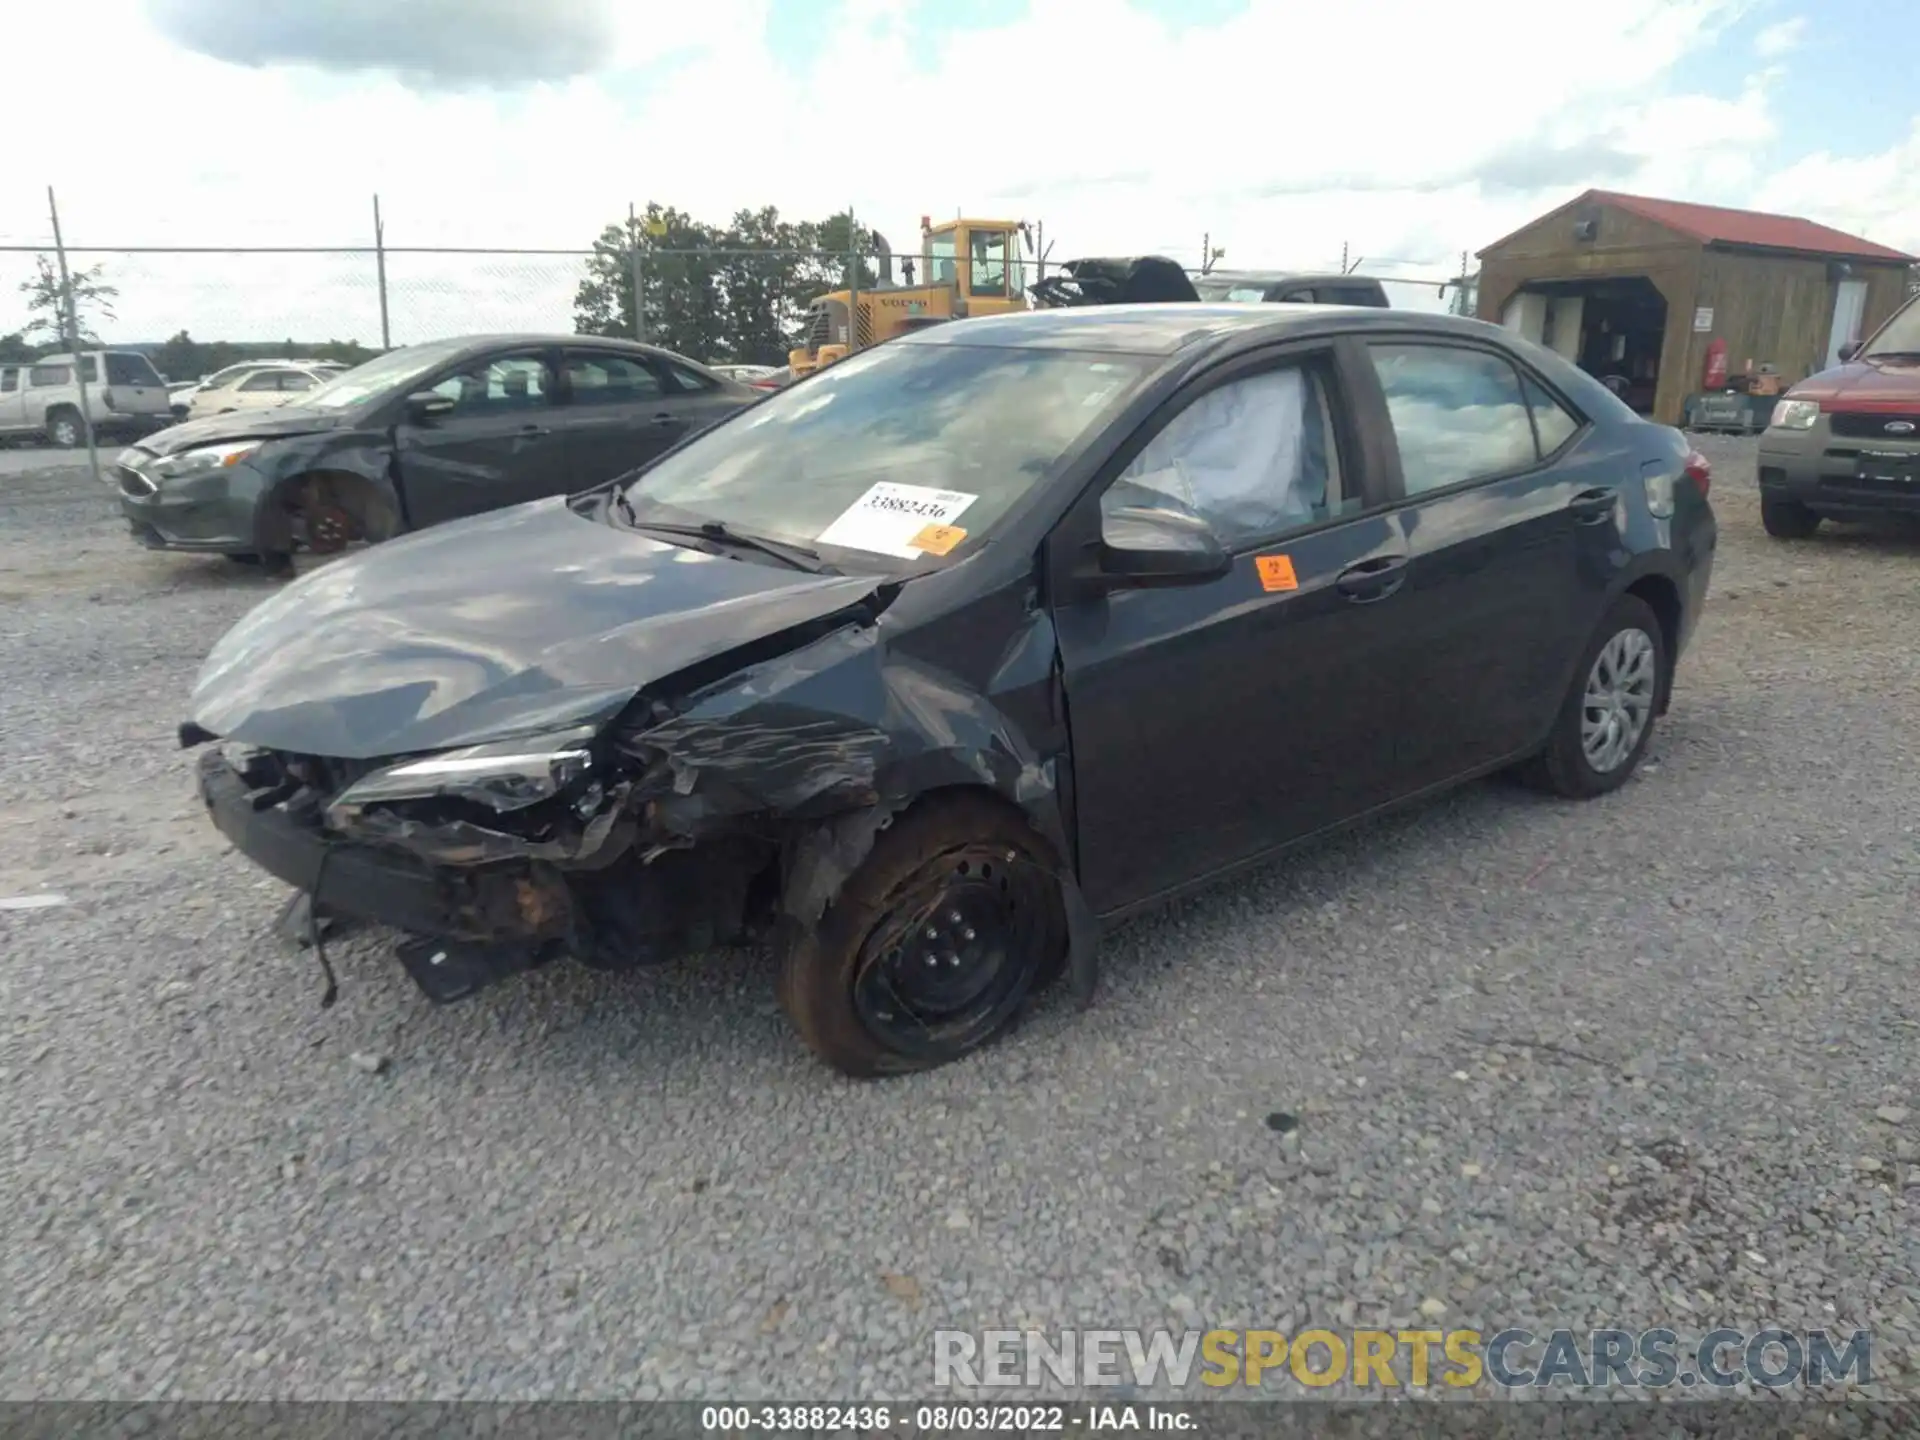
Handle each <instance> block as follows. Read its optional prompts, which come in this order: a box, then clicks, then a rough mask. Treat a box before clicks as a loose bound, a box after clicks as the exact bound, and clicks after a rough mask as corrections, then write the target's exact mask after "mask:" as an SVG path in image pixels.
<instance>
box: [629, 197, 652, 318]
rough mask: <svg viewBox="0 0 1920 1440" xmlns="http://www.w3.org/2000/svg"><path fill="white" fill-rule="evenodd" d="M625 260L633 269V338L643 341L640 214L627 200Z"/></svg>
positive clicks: (644, 303) (644, 307) (644, 302)
mask: <svg viewBox="0 0 1920 1440" xmlns="http://www.w3.org/2000/svg"><path fill="white" fill-rule="evenodd" d="M627 262H628V268H629V269H631V270H632V271H633V338H634V339H636V340H639V341H642V342H644V341H645V340H646V338H647V292H646V289H645V287H644V285H643V283H642V282H643V281H644V280H645V278H646V275H645V271H644V269H643V267H642V266H641V263H640V216H639V213H638V212H637V211H636V210H635V209H634V208H633V202H632V201H631V200H629V201H628V202H627Z"/></svg>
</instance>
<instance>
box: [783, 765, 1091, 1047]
mask: <svg viewBox="0 0 1920 1440" xmlns="http://www.w3.org/2000/svg"><path fill="white" fill-rule="evenodd" d="M1053 868H1054V866H1053V864H1052V862H1051V860H1050V859H1049V851H1048V847H1047V845H1046V844H1045V842H1044V841H1043V840H1042V839H1041V838H1040V836H1039V835H1038V834H1036V833H1035V832H1034V830H1033V829H1032V827H1031V826H1029V825H1028V824H1027V822H1026V820H1025V819H1024V818H1023V817H1022V816H1020V815H1019V814H1018V812H1016V811H1012V810H1010V809H1008V808H1007V807H1006V806H1005V805H1003V804H1001V803H998V802H996V801H994V800H992V799H990V798H987V797H985V796H981V795H971V794H965V793H956V794H954V795H950V796H936V797H934V798H932V799H930V800H928V801H926V802H924V803H922V804H921V805H919V806H916V807H915V808H913V809H911V810H909V811H907V812H906V813H905V814H903V815H902V816H901V817H900V818H899V819H898V820H896V821H895V822H894V823H893V824H892V825H891V826H889V827H888V828H887V829H885V830H882V831H881V832H880V833H879V836H878V837H877V838H876V840H875V841H874V846H873V850H872V852H871V853H870V854H869V855H868V856H867V858H866V860H865V861H864V862H863V863H862V864H861V866H860V868H859V869H858V870H856V871H854V873H853V874H852V876H850V877H849V878H848V880H847V882H846V884H845V885H844V886H842V887H841V890H840V893H839V894H837V895H836V896H834V898H833V899H832V901H830V902H829V904H828V906H827V911H826V914H824V915H823V916H821V918H820V921H819V923H818V924H817V925H815V926H814V928H813V931H812V933H811V934H789V935H787V936H785V937H783V942H782V944H781V946H780V952H781V953H780V1004H781V1006H782V1008H783V1009H785V1010H786V1012H787V1015H788V1017H789V1018H790V1019H791V1020H792V1021H793V1024H794V1027H795V1028H796V1029H797V1030H798V1031H799V1032H800V1037H801V1039H802V1040H804V1041H805V1042H806V1043H807V1046H808V1048H810V1049H811V1050H812V1051H813V1052H814V1053H815V1054H816V1055H818V1056H819V1057H820V1058H821V1059H823V1060H825V1061H826V1062H827V1063H828V1064H829V1065H831V1066H833V1067H834V1068H835V1069H836V1070H838V1071H840V1072H841V1073H842V1074H843V1075H849V1076H852V1077H854V1078H856V1079H872V1078H875V1077H878V1076H882V1075H902V1074H908V1073H911V1072H913V1071H918V1070H930V1069H933V1068H934V1067H936V1066H939V1065H944V1064H946V1063H948V1062H949V1061H952V1060H957V1059H959V1058H960V1057H961V1056H963V1055H967V1054H970V1053H972V1052H973V1051H975V1050H978V1049H979V1048H981V1047H982V1046H984V1045H987V1044H988V1043H990V1042H991V1041H993V1040H995V1039H997V1038H998V1037H999V1036H1000V1035H1002V1034H1004V1033H1005V1032H1006V1031H1007V1030H1008V1029H1009V1028H1010V1027H1011V1026H1012V1025H1013V1024H1014V1022H1015V1020H1016V1019H1017V1017H1018V1015H1019V1012H1020V1010H1021V1008H1022V1007H1023V1006H1024V1004H1025V1003H1026V1000H1027V998H1028V997H1029V995H1030V994H1031V993H1032V992H1033V991H1034V990H1035V989H1037V988H1038V987H1039V986H1040V985H1041V984H1043V983H1044V982H1045V981H1046V980H1047V979H1049V978H1051V976H1052V975H1054V974H1056V973H1057V972H1058V971H1059V969H1060V962H1061V959H1062V957H1063V955H1064V954H1065V949H1066V918H1065V913H1064V911H1063V909H1062V907H1061V903H1060V886H1059V882H1058V880H1057V879H1056V878H1055V877H1054V875H1053V874H1052V870H1053ZM930 932H931V933H930Z"/></svg>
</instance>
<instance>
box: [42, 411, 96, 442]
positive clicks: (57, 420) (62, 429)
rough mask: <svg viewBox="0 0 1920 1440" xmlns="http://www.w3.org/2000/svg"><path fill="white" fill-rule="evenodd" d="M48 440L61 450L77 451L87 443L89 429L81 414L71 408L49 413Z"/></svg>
mask: <svg viewBox="0 0 1920 1440" xmlns="http://www.w3.org/2000/svg"><path fill="white" fill-rule="evenodd" d="M47 439H48V440H50V441H51V442H52V443H53V445H54V447H55V448H56V449H59V450H77V449H79V448H80V447H81V446H82V445H84V444H86V443H87V428H86V426H85V425H83V424H82V423H81V421H80V412H79V411H78V410H75V409H73V408H71V407H70V406H65V405H63V406H61V407H60V408H59V409H58V410H49V411H48V412H47Z"/></svg>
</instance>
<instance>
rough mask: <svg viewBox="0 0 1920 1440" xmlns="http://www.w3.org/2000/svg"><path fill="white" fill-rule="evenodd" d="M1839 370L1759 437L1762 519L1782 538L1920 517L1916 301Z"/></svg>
mask: <svg viewBox="0 0 1920 1440" xmlns="http://www.w3.org/2000/svg"><path fill="white" fill-rule="evenodd" d="M1840 361H1841V363H1840V364H1838V365H1836V366H1835V367H1833V368H1832V369H1831V370H1822V371H1821V372H1820V373H1819V374H1818V375H1812V376H1809V377H1808V378H1807V379H1805V380H1802V381H1801V382H1800V383H1799V384H1798V385H1796V386H1794V387H1793V389H1791V390H1789V391H1788V392H1787V393H1786V394H1785V395H1784V396H1782V397H1781V399H1780V402H1779V403H1778V404H1777V405H1775V406H1774V407H1773V420H1772V423H1770V424H1769V425H1768V426H1767V429H1766V433H1765V434H1763V435H1762V436H1761V437H1760V518H1761V521H1762V522H1763V523H1764V524H1765V525H1766V527H1767V533H1768V534H1769V535H1772V536H1774V537H1776V538H1777V539H1781V540H1801V539H1804V538H1805V537H1807V536H1808V535H1811V534H1812V533H1813V532H1814V530H1815V529H1816V528H1817V527H1818V526H1819V524H1820V522H1821V520H1822V519H1825V518H1828V517H1832V518H1834V519H1856V518H1858V517H1860V516H1863V515H1869V514H1875V513H1881V512H1887V511H1894V512H1900V513H1904V514H1908V515H1920V296H1916V297H1915V298H1914V299H1912V300H1909V301H1908V302H1907V303H1906V305H1905V306H1904V307H1902V308H1901V309H1900V310H1898V311H1896V312H1895V313H1894V316H1893V318H1892V319H1891V320H1889V321H1887V323H1886V324H1884V325H1882V326H1881V327H1880V329H1879V330H1878V331H1876V332H1875V333H1874V335H1873V336H1872V337H1871V338H1870V339H1868V340H1866V341H1864V342H1862V343H1860V344H1858V345H1846V346H1842V347H1841V350H1840Z"/></svg>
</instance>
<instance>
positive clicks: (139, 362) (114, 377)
mask: <svg viewBox="0 0 1920 1440" xmlns="http://www.w3.org/2000/svg"><path fill="white" fill-rule="evenodd" d="M107 383H108V384H109V385H158V384H160V372H159V371H158V370H156V369H154V368H153V362H152V361H150V360H149V359H147V357H146V356H144V355H123V354H115V353H114V352H113V351H108V352H107Z"/></svg>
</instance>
